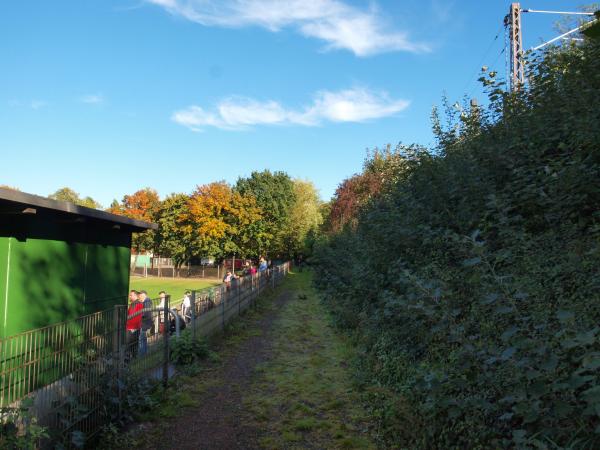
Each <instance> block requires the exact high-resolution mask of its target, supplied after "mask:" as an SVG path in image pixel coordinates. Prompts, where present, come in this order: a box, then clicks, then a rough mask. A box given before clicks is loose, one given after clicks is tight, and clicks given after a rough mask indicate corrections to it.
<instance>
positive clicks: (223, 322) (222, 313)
mask: <svg viewBox="0 0 600 450" xmlns="http://www.w3.org/2000/svg"><path fill="white" fill-rule="evenodd" d="M226 298H227V290H226V289H223V286H221V328H223V331H225V299H226Z"/></svg>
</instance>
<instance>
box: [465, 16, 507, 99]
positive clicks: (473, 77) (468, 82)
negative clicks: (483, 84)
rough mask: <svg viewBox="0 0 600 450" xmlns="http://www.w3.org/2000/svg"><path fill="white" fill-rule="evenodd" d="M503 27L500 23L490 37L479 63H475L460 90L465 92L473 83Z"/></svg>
mask: <svg viewBox="0 0 600 450" xmlns="http://www.w3.org/2000/svg"><path fill="white" fill-rule="evenodd" d="M503 28H504V25H500V28H499V29H498V32H497V33H496V36H495V37H494V39H492V42H490V44H489V45H488V47H487V49H486V51H485V53H484V54H483V56H482V57H481V61H480V62H479V64H478V65H477V68H476V69H475V72H474V73H473V75H471V76H470V77H469V79H468V81H467V83H466V84H465V86H464V87H463V88H462V91H463V92H465V91H466V90H467V88H469V87H470V86H471V84H472V83H473V81H475V80H476V77H477V75H478V74H479V72H480V71H481V67H482V66H483V63H484V62H485V60H486V58H487V56H488V54H489V52H490V50H491V49H492V47H493V46H494V44H495V42H496V41H497V40H498V37H499V36H500V33H502V29H503Z"/></svg>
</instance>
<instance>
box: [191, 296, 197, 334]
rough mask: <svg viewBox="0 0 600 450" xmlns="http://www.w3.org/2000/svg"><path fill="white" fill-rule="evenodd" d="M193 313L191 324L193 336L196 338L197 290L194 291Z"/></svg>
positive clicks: (192, 300)
mask: <svg viewBox="0 0 600 450" xmlns="http://www.w3.org/2000/svg"><path fill="white" fill-rule="evenodd" d="M191 302H192V313H191V314H192V315H191V319H190V325H191V326H192V338H193V339H196V291H195V290H194V291H192V299H191Z"/></svg>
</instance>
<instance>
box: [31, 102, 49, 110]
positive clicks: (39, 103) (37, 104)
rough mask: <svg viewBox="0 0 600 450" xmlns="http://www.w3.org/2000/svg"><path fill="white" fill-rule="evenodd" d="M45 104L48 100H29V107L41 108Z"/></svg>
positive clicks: (46, 104)
mask: <svg viewBox="0 0 600 450" xmlns="http://www.w3.org/2000/svg"><path fill="white" fill-rule="evenodd" d="M45 106H48V102H46V101H44V100H31V102H29V107H30V108H31V109H36V110H37V109H41V108H43V107H45Z"/></svg>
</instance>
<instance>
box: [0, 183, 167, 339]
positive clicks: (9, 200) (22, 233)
mask: <svg viewBox="0 0 600 450" xmlns="http://www.w3.org/2000/svg"><path fill="white" fill-rule="evenodd" d="M156 228H157V225H156V224H151V223H147V222H142V221H139V220H134V219H129V218H126V217H122V216H117V215H114V214H109V213H107V212H104V211H100V210H96V209H91V208H86V207H83V206H77V205H74V204H72V203H68V202H60V201H56V200H50V199H47V198H44V197H38V196H36V195H30V194H25V193H22V192H18V191H13V190H9V189H2V188H0V338H5V337H8V336H11V335H14V334H17V333H20V332H22V331H27V330H31V329H34V328H39V327H43V326H46V325H50V324H53V323H57V322H62V321H66V320H70V319H74V318H76V317H78V316H81V315H84V314H89V313H92V312H95V311H101V310H104V309H107V308H110V307H112V306H113V305H117V304H126V302H127V293H128V289H129V265H130V254H131V234H132V233H134V232H141V231H145V230H147V229H156Z"/></svg>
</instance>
